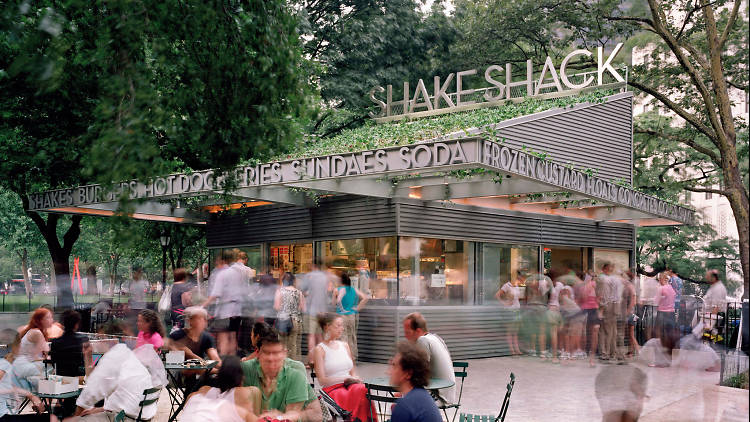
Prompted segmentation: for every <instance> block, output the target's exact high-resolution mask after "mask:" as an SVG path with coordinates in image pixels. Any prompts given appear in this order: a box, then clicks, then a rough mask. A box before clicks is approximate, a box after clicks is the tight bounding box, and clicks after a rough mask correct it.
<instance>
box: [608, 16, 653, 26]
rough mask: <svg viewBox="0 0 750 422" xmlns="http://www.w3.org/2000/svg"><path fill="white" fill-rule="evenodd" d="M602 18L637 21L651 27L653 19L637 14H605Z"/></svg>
mask: <svg viewBox="0 0 750 422" xmlns="http://www.w3.org/2000/svg"><path fill="white" fill-rule="evenodd" d="M604 19H606V20H609V21H625V22H638V23H641V24H645V25H648V26H651V27H652V28H653V26H654V21H652V20H651V19H648V18H639V17H637V16H605V17H604Z"/></svg>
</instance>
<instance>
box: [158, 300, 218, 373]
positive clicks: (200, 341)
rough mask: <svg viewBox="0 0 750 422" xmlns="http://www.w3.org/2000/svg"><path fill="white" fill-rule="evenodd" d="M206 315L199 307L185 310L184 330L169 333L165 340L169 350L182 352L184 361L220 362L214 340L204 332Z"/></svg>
mask: <svg viewBox="0 0 750 422" xmlns="http://www.w3.org/2000/svg"><path fill="white" fill-rule="evenodd" d="M207 325H208V314H207V313H206V310H205V309H203V308H201V307H199V306H191V307H189V308H187V309H185V328H181V329H179V330H177V331H175V332H173V333H171V334H170V335H169V337H168V340H167V348H168V349H169V350H182V351H184V352H185V358H186V359H206V358H208V359H211V360H215V361H219V362H221V359H220V358H219V354H218V352H217V351H216V346H215V345H214V339H213V337H211V335H210V334H208V333H207V332H206V326H207Z"/></svg>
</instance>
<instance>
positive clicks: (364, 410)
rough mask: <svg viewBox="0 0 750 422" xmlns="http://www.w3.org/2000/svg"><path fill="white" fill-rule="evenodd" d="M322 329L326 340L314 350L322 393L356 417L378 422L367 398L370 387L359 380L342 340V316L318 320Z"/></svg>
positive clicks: (324, 316) (327, 316)
mask: <svg viewBox="0 0 750 422" xmlns="http://www.w3.org/2000/svg"><path fill="white" fill-rule="evenodd" d="M318 323H319V324H320V328H321V329H322V330H323V341H322V342H320V343H319V344H318V345H317V346H316V347H315V354H314V355H315V374H316V375H317V377H318V381H319V382H320V385H321V387H322V388H323V391H325V392H326V393H328V395H329V396H331V398H333V400H335V401H336V403H337V404H338V405H339V406H341V407H342V408H343V409H345V410H348V411H349V412H352V417H353V418H359V419H360V420H362V421H368V420H375V421H377V417H374V418H371V415H374V413H375V412H373V409H372V403H371V402H370V401H369V400H368V399H367V397H366V395H367V387H365V385H364V384H363V383H362V380H361V379H360V378H359V377H357V375H356V371H355V368H354V359H353V357H352V352H351V349H350V348H349V345H348V344H347V343H346V342H344V341H341V340H339V339H340V338H341V336H342V334H343V333H344V319H343V317H342V316H341V315H338V314H333V313H326V314H322V315H320V316H319V317H318Z"/></svg>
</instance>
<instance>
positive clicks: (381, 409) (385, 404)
mask: <svg viewBox="0 0 750 422" xmlns="http://www.w3.org/2000/svg"><path fill="white" fill-rule="evenodd" d="M366 387H367V399H368V400H370V403H372V404H373V406H372V407H371V408H370V409H372V408H373V407H375V408H376V412H377V414H378V416H379V417H380V419H381V420H383V421H385V420H386V415H387V412H388V411H389V410H390V408H391V406H393V405H394V404H395V403H396V400H398V399H399V398H398V397H396V395H395V393H396V392H398V390H396V389H395V388H394V387H391V386H385V385H375V384H366ZM371 412H372V410H371ZM370 416H371V417H372V416H373V415H370Z"/></svg>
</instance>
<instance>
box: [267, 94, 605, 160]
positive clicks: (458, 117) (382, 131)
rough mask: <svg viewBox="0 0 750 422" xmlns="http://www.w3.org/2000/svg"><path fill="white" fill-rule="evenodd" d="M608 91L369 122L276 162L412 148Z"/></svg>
mask: <svg viewBox="0 0 750 422" xmlns="http://www.w3.org/2000/svg"><path fill="white" fill-rule="evenodd" d="M608 94H610V92H608V91H595V92H592V93H590V94H586V95H580V96H576V97H566V98H559V99H554V100H538V99H533V98H528V99H526V100H524V101H522V102H520V103H506V104H504V105H501V106H498V107H487V108H482V109H478V110H472V111H465V112H461V113H451V114H443V115H439V116H435V117H432V118H429V119H427V118H426V119H420V120H414V121H397V122H390V123H384V124H376V123H374V122H368V123H367V124H365V125H364V126H361V127H358V128H356V129H348V130H345V131H342V132H341V133H340V134H339V135H336V136H333V137H328V138H321V139H315V140H314V141H313V142H309V143H307V144H305V145H303V146H301V147H299V148H297V149H295V150H293V151H291V152H290V153H288V154H285V155H282V156H277V157H276V159H280V160H282V159H291V158H300V157H309V156H317V155H326V154H336V153H345V152H353V151H361V150H368V149H375V148H383V147H389V146H396V145H407V144H412V143H415V142H417V141H420V140H425V139H431V138H435V137H439V136H443V135H446V134H449V133H451V132H457V131H467V130H469V129H474V128H483V127H484V126H487V125H491V124H494V123H498V122H502V121H504V120H508V119H512V118H514V117H519V116H525V115H529V114H533V113H538V112H540V111H544V110H549V109H552V108H564V107H568V106H570V105H574V104H579V103H582V102H587V101H590V102H593V101H599V100H601V99H602V98H603V97H605V96H606V95H608Z"/></svg>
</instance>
